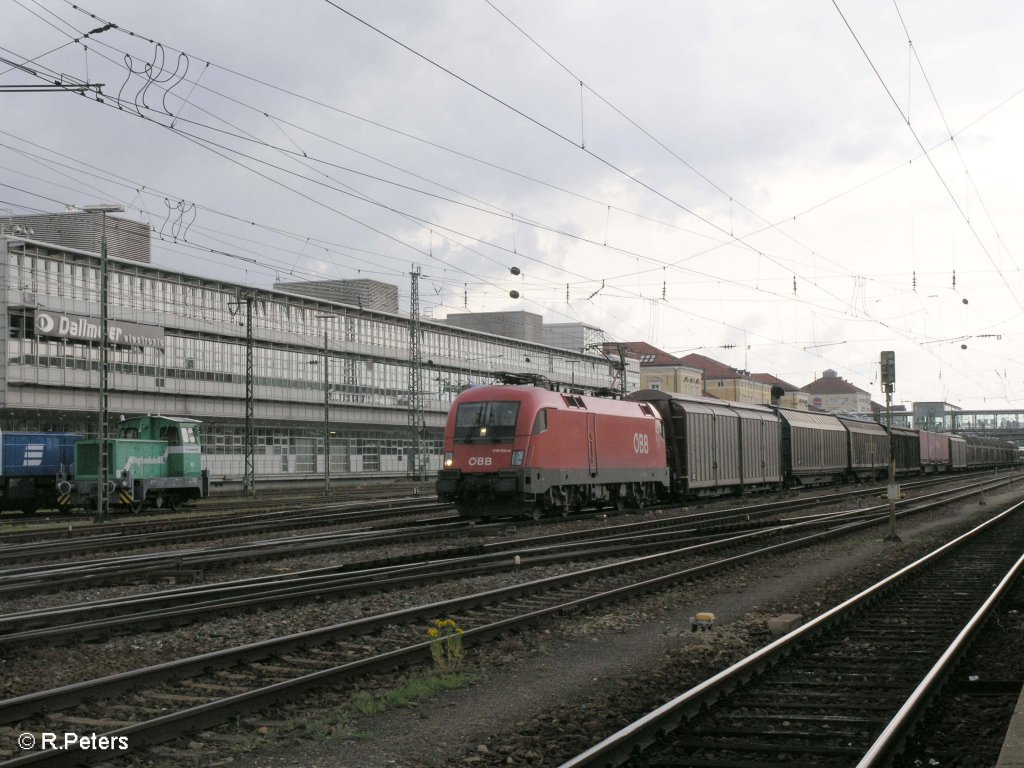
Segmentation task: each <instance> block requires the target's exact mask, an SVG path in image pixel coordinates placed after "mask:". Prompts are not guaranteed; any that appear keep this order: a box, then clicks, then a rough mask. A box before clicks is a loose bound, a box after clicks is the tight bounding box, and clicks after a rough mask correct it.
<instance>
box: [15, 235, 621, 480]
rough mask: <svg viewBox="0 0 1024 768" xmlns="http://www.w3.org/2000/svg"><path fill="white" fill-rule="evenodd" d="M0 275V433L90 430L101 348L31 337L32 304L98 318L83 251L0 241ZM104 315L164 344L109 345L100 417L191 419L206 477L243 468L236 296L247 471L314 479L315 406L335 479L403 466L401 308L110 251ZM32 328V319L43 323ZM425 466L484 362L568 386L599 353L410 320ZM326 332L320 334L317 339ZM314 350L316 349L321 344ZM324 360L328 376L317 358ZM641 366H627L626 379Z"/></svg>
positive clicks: (585, 380)
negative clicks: (143, 329) (200, 273)
mask: <svg viewBox="0 0 1024 768" xmlns="http://www.w3.org/2000/svg"><path fill="white" fill-rule="evenodd" d="M0 255H2V256H3V259H4V260H3V268H4V269H5V271H6V275H5V277H6V279H5V281H4V282H5V285H6V286H7V290H6V293H5V294H4V299H5V306H4V312H3V317H4V318H5V321H6V325H7V327H6V329H4V330H5V331H6V332H5V333H3V334H2V338H3V339H4V343H5V350H4V353H5V357H6V363H7V365H6V371H5V377H4V386H3V389H2V394H3V403H2V404H0V428H4V429H31V430H35V429H39V430H49V429H61V430H68V431H76V432H81V433H83V434H87V435H90V436H91V435H95V434H96V431H97V425H96V422H95V413H96V410H97V404H98V394H97V390H98V387H99V370H98V369H99V346H98V344H97V343H96V342H95V341H93V342H88V341H78V340H72V339H69V338H62V337H60V336H58V335H54V332H52V331H51V332H50V335H44V334H42V333H41V332H40V331H39V330H38V329H37V325H36V316H37V314H38V313H40V312H46V313H50V314H51V315H52V314H55V313H68V314H72V313H73V314H75V315H79V316H87V317H91V318H97V317H98V316H99V259H98V257H96V256H95V255H92V254H88V253H81V252H74V251H68V250H64V249H59V248H56V247H52V246H46V245H41V244H35V243H31V242H23V241H20V240H6V239H4V238H0ZM108 274H109V290H108V294H109V300H108V307H109V310H108V311H109V315H110V318H111V321H117V320H121V321H126V322H131V323H138V324H145V325H150V326H158V327H159V328H161V329H162V331H163V336H162V339H163V347H162V348H161V347H159V346H121V345H112V346H110V347H109V350H108V351H109V360H110V368H109V372H108V389H109V397H110V401H109V402H110V405H109V412H110V413H111V415H112V418H116V417H117V416H119V415H121V414H124V415H126V416H133V415H136V414H138V413H164V414H174V415H181V416H189V417H192V418H196V419H199V420H201V421H203V429H202V434H203V437H204V446H203V453H204V466H206V467H207V469H209V471H210V474H211V476H212V477H213V478H214V480H218V479H221V478H224V479H236V478H238V477H240V476H241V475H242V474H243V473H244V452H243V445H244V421H245V419H244V413H245V411H244V406H245V393H246V331H247V329H246V318H247V315H248V313H247V307H246V301H245V298H246V297H247V296H248V297H249V300H250V301H251V320H252V322H251V333H252V337H253V391H254V411H255V414H256V426H255V430H254V432H255V437H256V463H255V467H256V474H257V481H259V480H260V479H267V478H273V477H275V476H281V477H283V476H285V475H287V476H289V477H290V478H294V477H302V476H308V477H309V478H314V477H322V474H323V469H324V467H323V457H324V445H323V441H324V421H323V413H324V404H325V402H326V403H328V407H329V410H330V432H331V450H330V461H331V467H330V472H331V475H332V477H345V476H349V475H352V476H359V475H369V474H402V473H404V472H405V471H406V467H407V464H408V453H409V451H410V445H411V440H410V436H409V431H408V427H407V414H408V406H409V362H408V359H409V342H410V339H409V323H408V320H407V319H406V318H404V317H401V316H397V315H388V314H384V313H379V312H373V311H368V310H362V309H358V308H355V307H349V306H345V305H341V304H334V303H331V302H328V301H324V300H319V299H313V298H309V297H300V296H293V295H287V294H283V293H279V292H273V291H268V290H259V289H252V288H249V287H245V286H240V285H235V284H230V283H224V282H220V281H217V280H207V279H203V278H199V277H194V276H190V275H183V274H179V273H175V272H170V271H167V270H163V269H158V268H156V267H153V266H151V265H148V264H143V263H137V262H127V261H121V260H110V261H109V262H108ZM40 327H42V326H40ZM421 328H422V337H421V349H422V358H423V361H424V369H423V376H422V380H423V387H424V393H423V394H424V398H423V400H424V409H425V419H426V427H427V430H426V435H425V441H424V446H425V447H424V450H425V451H426V452H427V462H426V463H427V467H428V469H429V470H431V471H433V470H436V469H437V468H438V467H439V465H440V456H441V448H442V438H443V428H444V420H445V417H446V415H447V411H448V408H449V406H450V404H451V401H452V399H453V398H454V397H455V396H456V395H457V394H458V393H459V392H460V391H462V390H463V389H464V388H466V387H470V386H474V385H477V384H484V383H490V382H492V381H493V380H494V376H495V371H509V372H514V373H528V374H534V375H542V376H544V377H547V378H548V379H549V380H551V381H552V382H556V383H560V384H561V385H562V386H564V387H565V388H570V387H578V388H582V389H597V388H602V387H610V386H614V383H613V382H614V381H615V380H616V379H615V375H616V374H615V372H614V370H613V369H612V366H611V365H610V364H609V363H608V361H606V360H605V359H604V358H602V357H600V356H596V355H592V354H588V355H583V354H574V353H572V352H567V351H565V350H561V349H554V348H551V347H545V346H542V345H537V344H532V343H526V342H519V341H515V340H512V339H504V338H499V337H495V336H489V335H486V334H480V333H474V332H472V331H467V330H463V329H459V328H451V327H446V326H443V325H440V324H436V323H431V322H422V323H421ZM325 333H326V345H325V339H324V336H325ZM325 346H326V349H325ZM325 359H326V365H327V376H326V379H327V385H326V388H325V383H324V379H325V377H324V370H323V366H324V364H325ZM638 379H639V375H638V369H636V368H635V364H634V368H632V369H630V370H628V371H627V381H629V382H630V384H631V388H635V387H636V384H637V383H638Z"/></svg>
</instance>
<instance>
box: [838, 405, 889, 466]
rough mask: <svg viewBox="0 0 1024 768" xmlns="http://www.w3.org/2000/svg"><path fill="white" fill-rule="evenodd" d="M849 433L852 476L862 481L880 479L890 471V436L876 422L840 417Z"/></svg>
mask: <svg viewBox="0 0 1024 768" xmlns="http://www.w3.org/2000/svg"><path fill="white" fill-rule="evenodd" d="M839 421H840V423H841V424H842V425H843V426H844V427H846V431H847V432H848V446H849V452H850V467H849V469H850V474H852V475H853V476H854V477H857V478H859V479H862V480H867V479H874V478H880V477H882V476H884V475H885V474H887V473H888V471H889V435H888V433H886V431H885V428H884V427H883V426H882V425H881V424H879V423H878V422H876V421H861V420H859V419H847V418H843V417H842V416H840V417H839Z"/></svg>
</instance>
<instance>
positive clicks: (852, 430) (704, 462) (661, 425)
mask: <svg viewBox="0 0 1024 768" xmlns="http://www.w3.org/2000/svg"><path fill="white" fill-rule="evenodd" d="M890 445H891V446H892V452H893V455H894V456H895V459H896V461H895V464H896V472H897V473H898V474H900V475H908V474H918V473H922V472H944V471H955V470H963V469H980V468H983V467H997V466H1010V465H1015V464H1016V463H1017V460H1018V456H1017V449H1016V448H1015V447H1014V446H1013V445H1012V444H1010V443H1006V442H1003V441H1001V440H995V439H992V438H972V437H967V438H964V437H959V436H956V435H946V434H938V433H932V432H918V431H916V430H910V429H900V428H893V429H892V433H891V435H890V433H889V432H888V431H887V430H886V429H885V428H884V427H883V426H882V425H880V424H877V423H874V422H866V421H857V420H854V419H848V418H841V417H838V416H834V415H831V414H826V413H811V412H807V411H796V410H789V409H786V408H778V407H768V406H761V405H742V404H739V403H730V402H726V401H723V400H715V399H711V398H699V397H683V396H679V395H673V394H669V393H666V392H662V391H659V390H641V391H639V392H634V393H632V394H630V395H628V396H627V397H626V398H625V399H623V400H610V399H604V398H598V397H587V396H583V395H578V394H568V393H561V392H552V391H549V390H547V389H543V388H540V387H523V386H485V387H476V388H474V389H470V390H467V391H465V392H463V393H462V394H460V395H459V396H458V397H457V398H456V399H455V401H454V402H453V403H452V408H451V411H450V412H449V415H448V421H447V425H446V428H445V437H444V456H443V460H442V468H441V470H440V471H439V472H438V477H437V494H438V498H440V499H441V500H442V501H448V502H454V503H455V504H456V506H457V508H458V510H459V513H460V514H461V515H463V516H466V517H503V516H516V515H526V516H531V517H534V518H539V517H542V516H544V515H556V514H561V515H566V514H569V513H570V512H572V511H575V510H578V509H582V508H583V507H587V506H590V507H599V508H600V507H603V506H610V507H615V508H616V509H620V510H621V509H625V508H636V507H643V506H644V505H647V504H650V503H653V502H655V501H660V500H668V499H677V500H682V499H689V498H695V497H701V496H716V495H724V494H734V493H742V492H748V491H755V490H773V489H780V488H786V487H793V486H810V485H822V484H829V483H836V482H843V481H848V480H855V479H861V480H866V479H874V478H881V477H884V476H885V475H886V474H887V472H888V467H889V456H890Z"/></svg>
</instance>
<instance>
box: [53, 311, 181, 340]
mask: <svg viewBox="0 0 1024 768" xmlns="http://www.w3.org/2000/svg"><path fill="white" fill-rule="evenodd" d="M36 333H37V334H38V335H39V336H56V337H57V338H61V339H70V340H71V341H96V342H98V341H99V340H100V321H99V320H97V319H96V318H94V317H85V316H83V315H66V314H64V313H62V312H49V311H45V310H36ZM107 338H109V339H110V343H111V344H118V345H121V346H126V347H157V348H158V349H163V348H164V329H163V328H161V327H160V326H158V325H142V324H141V323H128V322H125V321H124V320H108V321H107Z"/></svg>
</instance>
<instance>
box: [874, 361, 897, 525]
mask: <svg viewBox="0 0 1024 768" xmlns="http://www.w3.org/2000/svg"><path fill="white" fill-rule="evenodd" d="M880 365H881V368H882V371H881V373H882V375H881V376H880V377H879V379H880V380H881V383H882V391H883V392H885V420H886V422H887V424H888V426H889V488H888V493H887V494H886V495H887V496H888V497H889V535H888V536H886V537H885V540H886V541H899V540H900V537H899V536H898V535H896V500H897V499H898V498H899V497H900V487H899V485H897V484H896V454H895V453H894V452H893V439H892V393H893V392H894V391H895V390H896V353H895V352H893V351H891V350H887V351H883V352H882V356H881V360H880Z"/></svg>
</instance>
